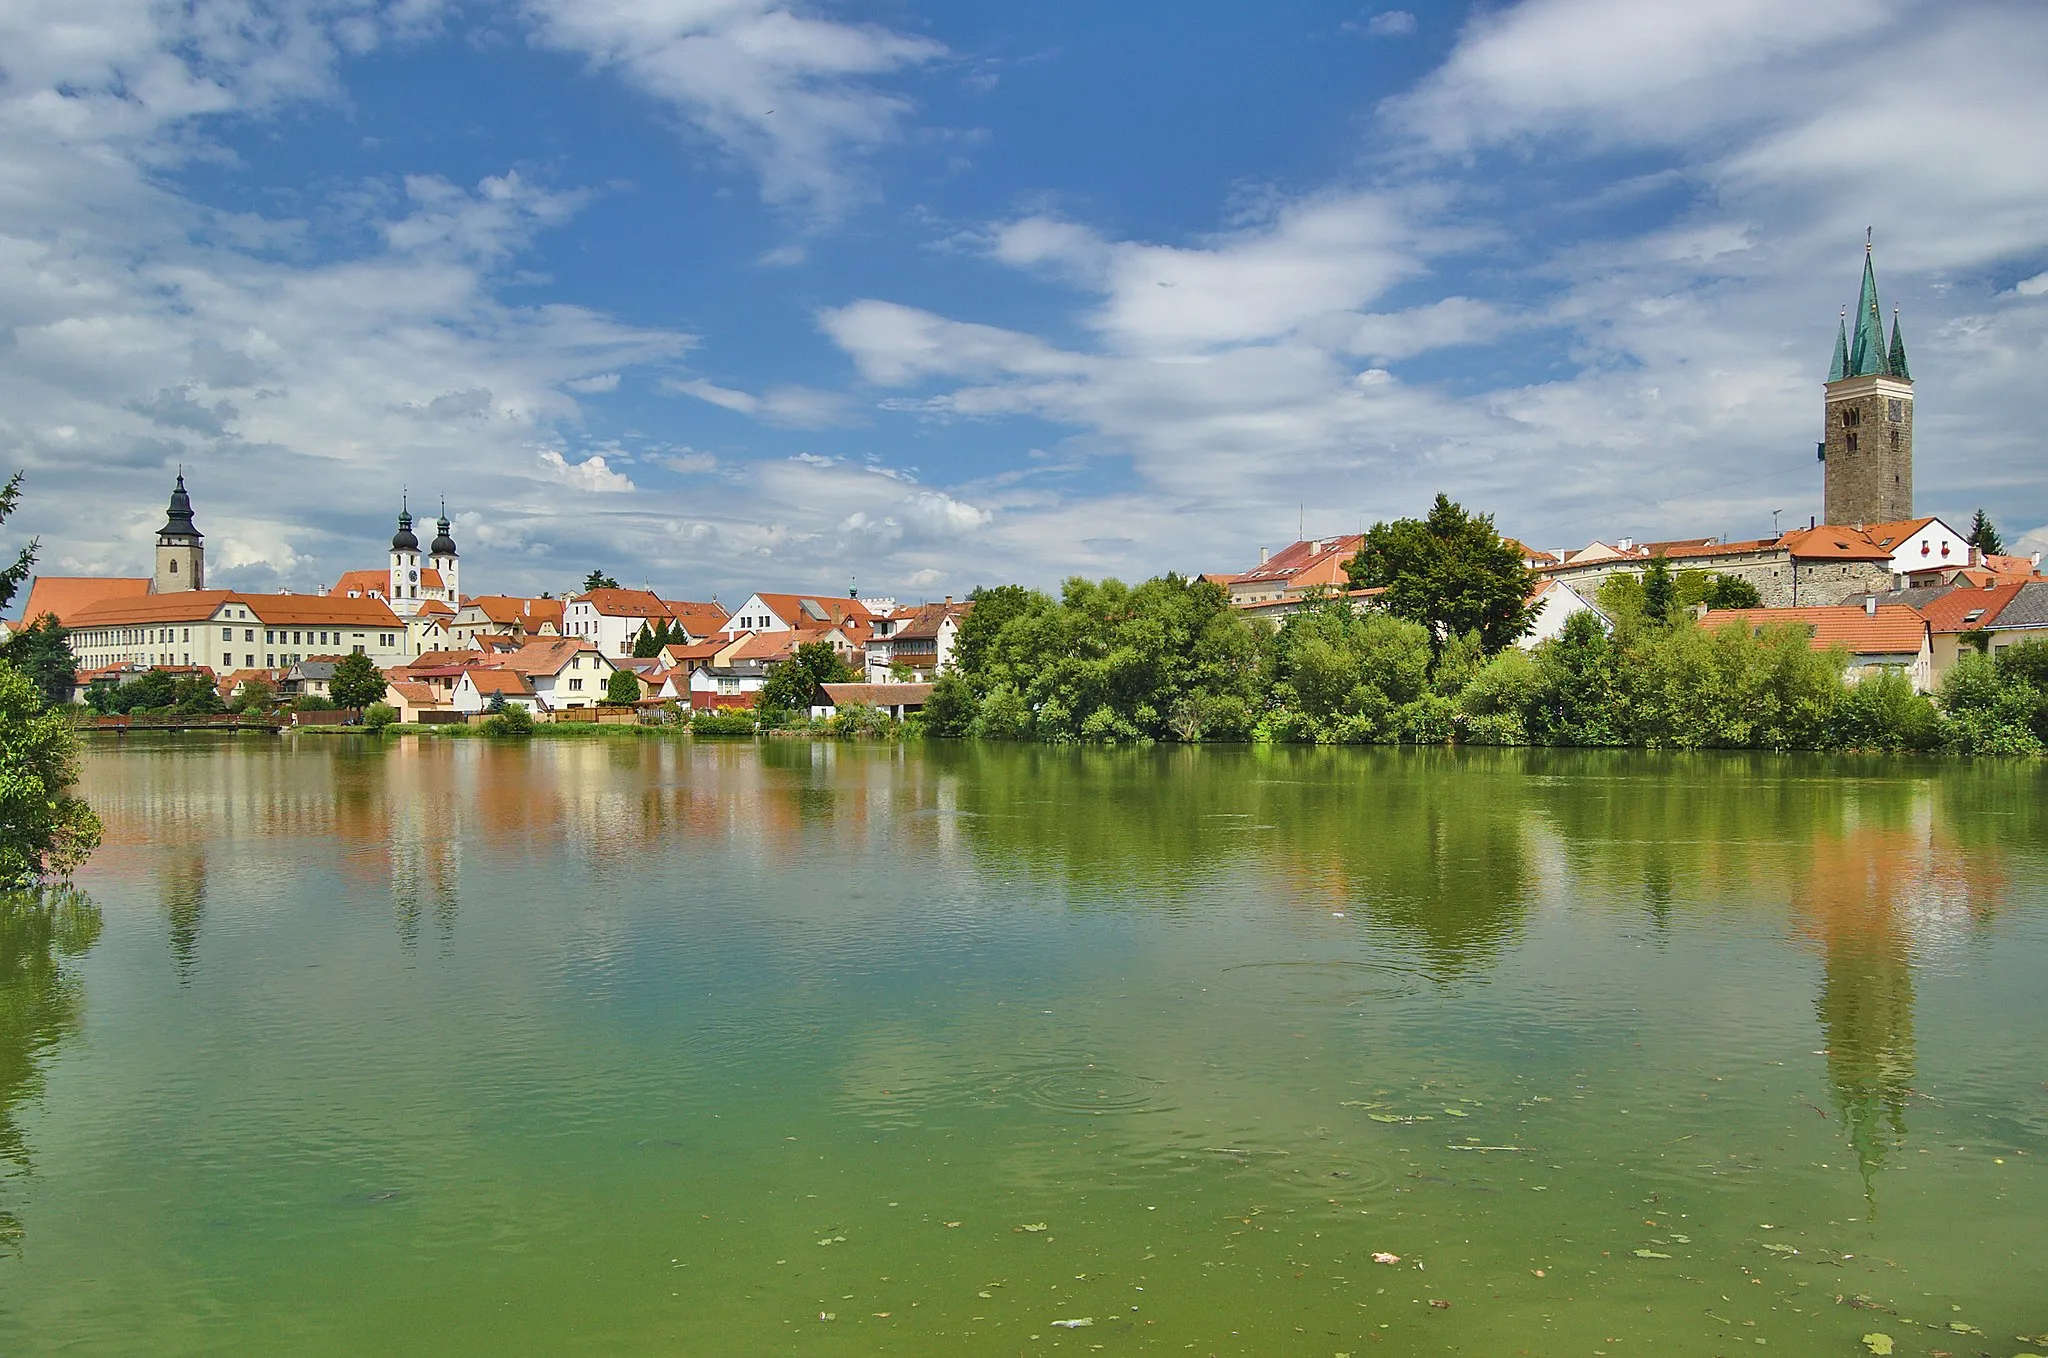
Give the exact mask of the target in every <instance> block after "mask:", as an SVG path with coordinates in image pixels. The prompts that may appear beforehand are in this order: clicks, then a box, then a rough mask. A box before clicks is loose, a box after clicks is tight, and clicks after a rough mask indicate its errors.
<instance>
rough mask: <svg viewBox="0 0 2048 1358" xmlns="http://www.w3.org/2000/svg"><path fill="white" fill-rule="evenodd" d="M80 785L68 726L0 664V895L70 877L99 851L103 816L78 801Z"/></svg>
mask: <svg viewBox="0 0 2048 1358" xmlns="http://www.w3.org/2000/svg"><path fill="white" fill-rule="evenodd" d="M77 782H78V738H77V736H76V735H74V734H73V733H72V730H71V724H70V722H68V721H67V720H65V718H64V716H63V714H62V713H59V712H55V711H53V710H51V708H50V706H49V704H48V703H46V702H44V701H43V695H42V694H41V693H40V692H38V691H37V689H36V686H35V685H34V684H33V683H31V682H30V681H29V678H28V676H27V675H25V674H22V673H20V672H19V671H17V670H15V669H14V667H13V666H11V665H8V664H6V663H4V662H0V888H6V887H16V886H22V885H26V884H28V883H31V882H35V881H39V880H41V879H44V878H47V877H62V876H66V875H68V874H69V873H70V872H71V871H72V869H74V868H76V867H77V866H78V865H79V864H80V863H83V862H84V861H85V858H86V855H88V854H90V853H91V852H92V851H93V850H94V849H95V848H97V847H99V842H100V833H101V830H100V821H99V817H98V816H95V815H94V814H93V812H92V808H91V807H89V806H87V805H86V804H85V802H84V801H82V800H81V799H79V798H78V797H76V796H74V795H72V788H73V787H74V786H75V785H76V784H77Z"/></svg>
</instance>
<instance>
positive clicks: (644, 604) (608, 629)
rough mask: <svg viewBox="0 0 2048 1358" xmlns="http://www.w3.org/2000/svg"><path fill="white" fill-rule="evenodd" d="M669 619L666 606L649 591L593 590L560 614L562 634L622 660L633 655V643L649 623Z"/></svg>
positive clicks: (572, 600)
mask: <svg viewBox="0 0 2048 1358" xmlns="http://www.w3.org/2000/svg"><path fill="white" fill-rule="evenodd" d="M668 616H669V612H668V605H667V604H665V603H663V602H662V601H661V600H660V599H658V598H656V597H655V596H654V594H653V593H652V592H650V591H648V590H644V589H593V590H591V591H589V592H588V593H584V594H579V595H577V596H576V597H575V598H573V599H571V600H569V603H568V606H567V607H566V608H564V609H563V611H562V635H564V636H568V637H574V638H576V639H577V640H578V641H587V642H589V643H590V644H591V645H593V646H595V647H597V649H598V650H599V651H602V652H603V653H604V654H605V655H608V656H617V657H620V658H623V657H625V656H629V655H631V654H633V643H634V642H635V641H637V640H638V639H639V637H640V633H641V632H642V631H644V630H646V628H647V626H648V624H650V623H652V622H654V621H656V620H658V619H666V618H667V617H668Z"/></svg>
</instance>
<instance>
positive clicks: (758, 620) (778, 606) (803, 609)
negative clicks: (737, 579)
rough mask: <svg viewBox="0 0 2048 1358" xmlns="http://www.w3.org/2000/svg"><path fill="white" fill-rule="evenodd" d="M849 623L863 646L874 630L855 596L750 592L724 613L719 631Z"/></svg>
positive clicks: (729, 633) (728, 633) (783, 629)
mask: <svg viewBox="0 0 2048 1358" xmlns="http://www.w3.org/2000/svg"><path fill="white" fill-rule="evenodd" d="M842 624H845V625H850V627H851V629H852V630H851V631H850V632H848V635H849V636H851V635H853V634H855V633H858V634H859V638H860V642H861V644H862V645H863V646H865V645H866V644H867V638H868V637H869V636H870V635H872V634H873V631H874V614H873V613H872V612H870V611H869V609H868V606H867V605H866V604H864V603H862V602H861V601H860V600H859V599H854V598H841V597H839V596H837V595H832V594H754V595H750V596H748V599H747V601H746V602H745V603H743V604H741V605H740V606H739V607H738V608H737V609H735V610H733V612H732V613H731V614H730V615H728V616H727V617H726V620H725V622H724V623H723V624H722V625H721V626H720V627H719V629H718V630H719V632H720V633H721V634H722V635H725V636H728V637H736V636H739V635H740V634H742V633H744V632H787V631H790V630H792V629H795V628H804V629H815V628H822V627H834V626H839V625H842Z"/></svg>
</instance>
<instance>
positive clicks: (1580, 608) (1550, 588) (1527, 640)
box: [1515, 580, 1614, 651]
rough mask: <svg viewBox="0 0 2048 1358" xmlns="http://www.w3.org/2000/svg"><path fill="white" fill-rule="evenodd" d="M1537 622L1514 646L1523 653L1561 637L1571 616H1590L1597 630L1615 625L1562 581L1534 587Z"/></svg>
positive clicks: (1548, 582)
mask: <svg viewBox="0 0 2048 1358" xmlns="http://www.w3.org/2000/svg"><path fill="white" fill-rule="evenodd" d="M1535 600H1536V622H1535V625H1534V626H1533V627H1531V628H1530V629H1529V634H1528V635H1527V636H1525V637H1523V638H1522V639H1521V640H1519V641H1517V642H1516V643H1515V645H1517V646H1519V647H1521V648H1522V649H1523V650H1525V651H1533V650H1535V649H1536V648H1537V647H1538V646H1540V645H1542V644H1543V643H1544V642H1546V641H1549V640H1550V639H1551V638H1552V637H1556V636H1562V635H1563V634H1564V625H1565V623H1567V622H1569V621H1570V620H1571V616H1572V614H1574V613H1591V614H1592V615H1593V616H1594V617H1596V618H1598V619H1600V630H1602V631H1603V632H1611V631H1613V630H1614V625H1613V624H1612V623H1611V622H1610V621H1609V620H1608V618H1607V615H1606V614H1605V613H1602V612H1601V611H1600V610H1599V609H1597V608H1595V607H1594V606H1593V605H1592V604H1591V603H1589V602H1587V600H1586V597H1585V596H1584V595H1583V594H1580V593H1579V592H1578V591H1577V590H1575V589H1573V588H1572V587H1571V586H1570V585H1567V584H1566V583H1565V582H1564V581H1562V580H1545V581H1544V582H1543V583H1542V584H1541V585H1538V586H1537V587H1536V594H1535Z"/></svg>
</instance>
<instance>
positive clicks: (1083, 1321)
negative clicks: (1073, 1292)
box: [1052, 1316, 1095, 1330]
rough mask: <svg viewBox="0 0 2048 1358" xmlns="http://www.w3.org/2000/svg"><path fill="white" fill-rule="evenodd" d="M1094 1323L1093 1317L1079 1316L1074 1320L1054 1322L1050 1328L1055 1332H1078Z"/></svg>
mask: <svg viewBox="0 0 2048 1358" xmlns="http://www.w3.org/2000/svg"><path fill="white" fill-rule="evenodd" d="M1094 1323H1095V1317H1094V1316H1080V1317H1078V1318H1076V1319H1074V1320H1055V1321H1054V1322H1053V1323H1052V1327H1053V1328H1054V1329H1056V1330H1078V1329H1081V1328H1082V1327H1084V1326H1088V1325H1093V1324H1094Z"/></svg>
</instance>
